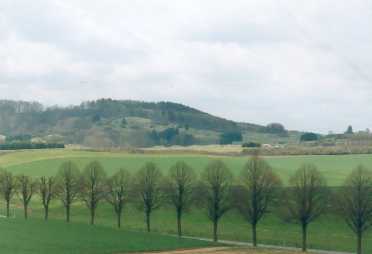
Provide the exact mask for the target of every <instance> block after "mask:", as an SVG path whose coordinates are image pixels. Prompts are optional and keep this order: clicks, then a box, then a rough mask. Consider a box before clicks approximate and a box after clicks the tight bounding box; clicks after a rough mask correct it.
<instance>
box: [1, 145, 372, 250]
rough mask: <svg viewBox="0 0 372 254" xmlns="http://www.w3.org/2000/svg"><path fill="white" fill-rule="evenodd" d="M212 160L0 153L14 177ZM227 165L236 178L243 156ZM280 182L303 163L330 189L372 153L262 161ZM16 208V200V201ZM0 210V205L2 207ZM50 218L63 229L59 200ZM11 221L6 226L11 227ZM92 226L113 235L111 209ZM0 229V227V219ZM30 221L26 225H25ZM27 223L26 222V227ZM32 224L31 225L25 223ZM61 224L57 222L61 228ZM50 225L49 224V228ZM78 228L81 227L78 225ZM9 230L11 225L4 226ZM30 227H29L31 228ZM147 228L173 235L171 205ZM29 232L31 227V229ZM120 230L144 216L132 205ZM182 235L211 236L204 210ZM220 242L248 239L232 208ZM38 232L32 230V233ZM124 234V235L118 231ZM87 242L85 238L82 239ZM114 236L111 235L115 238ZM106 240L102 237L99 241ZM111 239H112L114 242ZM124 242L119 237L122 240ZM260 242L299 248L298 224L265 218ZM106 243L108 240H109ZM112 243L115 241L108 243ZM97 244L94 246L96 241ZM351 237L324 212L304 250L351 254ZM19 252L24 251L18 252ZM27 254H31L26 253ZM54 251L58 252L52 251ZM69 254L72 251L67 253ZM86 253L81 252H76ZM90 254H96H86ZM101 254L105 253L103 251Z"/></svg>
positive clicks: (81, 213)
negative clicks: (68, 168)
mask: <svg viewBox="0 0 372 254" xmlns="http://www.w3.org/2000/svg"><path fill="white" fill-rule="evenodd" d="M215 158H216V157H215V156H205V155H187V154H185V155H166V154H159V155H149V154H146V155H140V154H128V153H122V152H90V151H73V150H39V151H25V152H23V151H22V152H14V153H6V154H2V155H0V166H1V167H3V168H6V169H8V170H10V171H12V172H14V173H15V174H17V173H21V172H23V173H26V174H29V175H32V176H35V177H37V176H42V175H53V174H55V173H56V171H57V170H58V167H59V166H60V164H61V163H62V162H63V161H66V160H73V161H75V162H76V163H77V164H78V165H79V167H80V168H83V167H84V166H85V165H86V164H87V163H88V162H89V161H91V160H98V161H100V162H101V163H102V164H103V165H104V167H105V170H106V171H107V173H108V174H112V173H114V172H115V170H117V169H118V168H120V167H125V168H127V169H128V170H130V171H132V172H135V171H136V170H137V169H138V168H140V167H141V166H142V165H143V164H144V163H145V162H146V161H153V162H155V163H157V165H158V166H159V167H160V168H161V169H162V170H163V171H164V172H165V173H166V171H167V170H168V168H169V167H170V166H171V165H172V164H173V163H175V162H176V161H178V160H184V161H186V162H187V163H188V164H190V165H191V166H192V167H193V168H194V169H195V170H196V171H197V172H200V171H202V170H203V168H204V167H205V165H207V163H208V161H209V160H211V159H215ZM217 158H220V159H222V160H223V161H225V162H226V164H227V165H228V166H229V167H230V169H231V170H232V171H233V172H234V174H235V175H238V174H239V172H240V170H241V168H242V167H243V165H244V163H245V162H246V161H247V159H248V157H217ZM266 159H267V160H268V162H269V163H270V164H271V166H272V167H273V168H274V170H275V172H277V173H278V174H279V175H280V176H281V178H282V179H283V180H284V181H285V182H286V181H287V180H288V178H289V176H290V175H291V174H292V173H293V172H294V171H295V170H296V169H297V167H299V166H300V165H301V164H302V163H314V164H315V165H317V166H318V168H319V169H320V170H321V171H322V172H323V173H324V175H325V176H326V178H327V180H328V183H329V184H330V185H331V186H337V185H340V184H341V183H342V182H343V180H344V179H345V177H346V176H347V175H348V174H349V173H350V172H351V170H352V169H353V168H354V167H355V166H357V165H358V164H364V165H366V166H367V167H369V166H371V167H372V156H371V155H345V156H292V157H284V156H281V157H266ZM15 201H16V202H15V203H16V204H18V205H19V204H20V202H19V201H18V200H17V199H15ZM1 207H4V206H3V205H1ZM31 208H32V211H31V213H30V217H31V218H33V219H35V220H41V218H42V216H43V211H42V209H41V203H40V201H38V200H37V199H36V198H35V199H34V200H33V201H32V204H31ZM16 212H17V214H18V215H17V219H16V221H17V223H22V221H20V219H21V218H22V210H21V209H16ZM50 218H51V219H52V220H53V221H55V222H53V224H51V225H50V228H51V230H54V229H52V228H53V227H54V223H56V225H61V227H62V226H63V225H64V224H63V223H62V222H57V221H58V220H63V219H64V210H63V209H62V207H61V204H60V202H59V201H58V200H55V201H53V203H52V207H51V210H50ZM88 220H89V216H88V209H86V208H85V206H84V205H83V204H79V203H76V204H75V205H74V207H73V209H72V221H73V222H77V223H78V224H79V223H81V225H84V224H86V225H87V224H88ZM11 222H12V221H9V222H6V223H11ZM96 222H97V225H98V226H99V230H102V231H105V230H107V231H108V232H109V231H110V232H111V231H112V232H114V230H115V229H114V228H115V223H116V220H115V216H114V213H113V210H112V207H111V206H109V205H108V204H106V203H102V204H101V205H100V206H99V208H98V210H97V218H96ZM0 223H1V224H0V228H2V227H3V225H2V224H3V223H4V222H2V220H0ZM27 223H29V222H27ZM27 223H26V224H27ZM32 223H33V222H30V225H31V224H32ZM60 223H62V224H60ZM48 225H49V224H48ZM79 225H80V224H79ZM7 226H8V227H11V224H9V225H8V224H7ZM30 228H31V226H30ZM152 229H153V231H154V232H161V233H169V234H175V233H176V218H175V212H174V211H173V209H172V208H171V207H162V208H161V209H159V210H157V211H155V212H154V214H153V217H152ZM30 230H31V229H30ZM123 230H124V231H125V230H131V231H135V232H143V231H144V230H145V222H144V216H143V214H142V213H141V212H139V211H138V210H137V209H136V208H135V207H134V205H133V204H129V205H128V206H127V207H126V209H125V212H124V215H123ZM183 231H184V234H185V235H192V236H201V237H211V233H212V227H211V224H210V222H209V221H208V219H207V217H206V213H205V211H204V210H202V209H200V208H192V209H191V211H190V212H189V213H187V214H185V217H184V221H183ZM219 232H220V239H227V240H238V241H250V238H251V235H250V234H251V229H250V227H249V224H248V223H247V222H245V221H244V219H243V218H242V216H241V215H240V214H239V213H237V212H236V211H235V210H231V211H230V212H229V213H228V214H226V216H224V217H223V219H222V221H221V224H220V226H219ZM36 233H37V229H35V234H36ZM123 234H126V231H125V232H123ZM85 237H86V238H87V237H88V236H85ZM115 237H116V236H115ZM104 239H105V238H104ZM114 239H115V238H114ZM123 239H124V238H123ZM258 239H259V243H266V244H276V245H285V246H300V243H301V234H300V227H299V226H298V225H294V224H290V223H286V222H283V221H282V220H281V219H280V218H279V217H278V216H277V215H276V214H275V210H274V211H273V213H272V214H269V215H267V216H266V217H265V218H264V219H263V221H262V222H261V223H260V224H259V227H258ZM87 241H88V240H87ZM110 241H111V240H110ZM112 241H115V240H112ZM370 241H372V234H370V235H368V236H367V237H366V239H365V240H364V244H365V251H366V253H369V252H371V253H372V245H371V244H367V243H368V242H370ZM95 244H99V243H95ZM354 246H355V238H354V235H353V234H352V232H351V231H350V230H349V228H348V227H347V226H346V224H345V223H344V221H343V220H342V219H341V218H339V217H337V216H335V215H332V214H327V215H324V216H323V217H321V218H320V219H319V220H317V221H316V222H315V223H313V224H311V225H310V227H309V248H317V249H328V250H339V251H353V250H354ZM19 253H23V252H19ZM30 253H32V252H30ZM53 253H58V252H53ZM71 253H74V252H71ZM81 253H85V252H81ZM91 253H95V252H91ZM103 253H105V252H103Z"/></svg>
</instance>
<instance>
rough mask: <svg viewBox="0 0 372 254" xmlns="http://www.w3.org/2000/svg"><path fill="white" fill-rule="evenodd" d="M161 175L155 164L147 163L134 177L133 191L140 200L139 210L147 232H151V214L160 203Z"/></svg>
mask: <svg viewBox="0 0 372 254" xmlns="http://www.w3.org/2000/svg"><path fill="white" fill-rule="evenodd" d="M161 182H162V173H161V172H160V170H159V169H158V167H157V166H156V164H155V163H153V162H148V163H146V164H145V166H144V167H143V168H141V169H140V170H139V171H138V172H137V175H136V185H135V190H136V192H137V193H138V194H139V195H140V198H141V208H142V209H143V211H144V213H145V219H146V226H147V231H148V232H150V231H151V221H150V220H151V213H152V212H153V211H154V210H155V209H157V208H159V206H160V203H161Z"/></svg>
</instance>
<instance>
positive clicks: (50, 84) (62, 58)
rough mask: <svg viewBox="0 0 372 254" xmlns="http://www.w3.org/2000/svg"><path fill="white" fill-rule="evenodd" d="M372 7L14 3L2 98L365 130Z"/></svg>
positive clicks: (5, 7) (0, 43) (5, 16)
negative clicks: (164, 106) (149, 106)
mask: <svg viewBox="0 0 372 254" xmlns="http://www.w3.org/2000/svg"><path fill="white" fill-rule="evenodd" d="M371 10H372V9H371V5H370V4H369V3H368V1H367V0H355V1H353V2H350V1H346V0H345V1H344V0H341V1H340V0H329V1H323V0H314V1H307V2H304V1H293V0H255V1H245V0H236V1H234V2H233V3H231V2H227V1H212V0H206V1H198V0H189V1H171V0H156V1H151V2H149V1H145V0H133V1H129V0H128V1H116V0H106V1H99V0H89V1H88V0H75V1H72V0H65V1H59V0H34V1H33V2H32V4H31V3H30V2H29V1H27V0H3V1H2V3H1V4H0V30H1V33H0V57H1V59H2V61H0V97H1V98H10V99H11V98H14V99H24V100H39V101H41V102H44V103H47V104H49V105H53V104H63V105H67V104H71V103H79V102H80V101H82V100H87V99H95V98H99V97H113V98H117V99H139V100H155V101H159V100H171V101H176V102H181V103H184V104H189V105H191V106H194V107H198V108H200V109H202V110H205V111H207V112H210V113H213V114H216V115H219V116H223V117H227V118H229V119H234V120H239V121H248V122H255V123H261V124H266V123H268V122H272V121H278V122H282V123H284V124H285V125H286V126H287V127H288V128H290V129H301V130H314V131H322V132H327V131H328V130H335V131H342V130H344V129H345V128H346V126H347V125H348V124H353V125H354V127H355V128H356V129H358V128H359V129H365V128H367V127H372V122H370V121H369V120H368V118H366V117H365V116H366V115H368V114H370V112H369V111H370V110H369V108H368V107H367V105H368V103H369V101H370V98H371V96H372V86H371V82H372V75H371V74H370V72H369V70H370V69H371V68H372V60H371V58H370V54H369V52H371V51H372V43H371V42H372V34H371V33H370V32H369V30H367V28H368V27H369V25H370V24H371V22H372V15H371V14H372V11H371ZM4 59H5V60H4Z"/></svg>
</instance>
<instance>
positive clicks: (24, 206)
mask: <svg viewBox="0 0 372 254" xmlns="http://www.w3.org/2000/svg"><path fill="white" fill-rule="evenodd" d="M23 211H24V215H25V220H27V218H28V208H27V205H26V204H24V205H23Z"/></svg>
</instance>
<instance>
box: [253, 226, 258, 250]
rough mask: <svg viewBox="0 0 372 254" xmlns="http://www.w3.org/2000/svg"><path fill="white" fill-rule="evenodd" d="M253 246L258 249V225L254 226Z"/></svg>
mask: <svg viewBox="0 0 372 254" xmlns="http://www.w3.org/2000/svg"><path fill="white" fill-rule="evenodd" d="M252 244H253V247H257V224H256V223H253V224H252Z"/></svg>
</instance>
